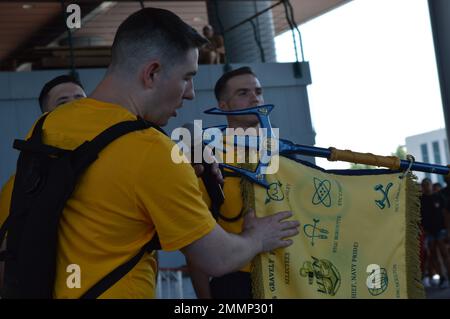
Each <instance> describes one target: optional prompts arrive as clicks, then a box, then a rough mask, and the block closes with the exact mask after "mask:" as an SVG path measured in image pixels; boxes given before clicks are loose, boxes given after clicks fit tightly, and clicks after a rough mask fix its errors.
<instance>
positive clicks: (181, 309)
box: [174, 303, 208, 317]
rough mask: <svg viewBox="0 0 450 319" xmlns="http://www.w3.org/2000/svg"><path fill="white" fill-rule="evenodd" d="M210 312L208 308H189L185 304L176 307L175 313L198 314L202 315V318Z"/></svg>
mask: <svg viewBox="0 0 450 319" xmlns="http://www.w3.org/2000/svg"><path fill="white" fill-rule="evenodd" d="M207 312H208V306H189V305H185V304H184V303H181V306H175V310H174V313H177V314H181V313H196V314H197V313H198V314H201V315H202V317H204V316H206V313H207Z"/></svg>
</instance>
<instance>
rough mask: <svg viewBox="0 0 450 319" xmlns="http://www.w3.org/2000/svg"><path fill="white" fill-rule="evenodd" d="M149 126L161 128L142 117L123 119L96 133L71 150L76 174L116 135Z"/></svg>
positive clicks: (116, 136) (115, 137)
mask: <svg viewBox="0 0 450 319" xmlns="http://www.w3.org/2000/svg"><path fill="white" fill-rule="evenodd" d="M150 127H154V128H156V129H158V130H161V129H160V128H159V127H157V126H155V125H153V124H151V123H150V122H147V121H145V120H143V119H137V120H135V121H124V122H120V123H117V124H115V125H113V126H111V127H109V128H107V129H106V130H104V131H103V132H102V133H100V134H99V135H97V136H96V137H95V138H94V139H93V140H92V141H90V142H84V143H83V144H81V145H80V146H79V147H77V148H76V149H75V150H74V152H73V159H72V160H73V165H74V170H75V172H76V174H77V175H79V174H80V173H81V172H83V171H84V170H85V169H86V168H87V167H88V166H89V165H90V164H91V163H92V162H93V161H95V160H96V159H97V157H98V153H100V151H101V150H102V149H104V148H105V147H106V146H107V145H108V144H109V143H111V142H112V141H114V140H115V139H117V138H118V137H120V136H122V135H125V134H127V133H130V132H133V131H137V130H142V129H146V128H150Z"/></svg>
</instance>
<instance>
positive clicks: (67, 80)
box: [39, 75, 84, 113]
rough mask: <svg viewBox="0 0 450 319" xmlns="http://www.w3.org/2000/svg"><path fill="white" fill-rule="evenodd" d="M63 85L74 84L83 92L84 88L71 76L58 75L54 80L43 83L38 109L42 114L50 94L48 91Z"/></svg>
mask: <svg viewBox="0 0 450 319" xmlns="http://www.w3.org/2000/svg"><path fill="white" fill-rule="evenodd" d="M63 83H74V84H76V85H78V86H79V87H81V88H82V89H83V90H84V87H83V86H82V85H81V83H80V81H78V80H77V79H76V78H75V77H73V76H72V75H60V76H57V77H56V78H53V79H52V80H50V81H48V82H47V83H45V85H44V87H43V88H42V90H41V93H40V94H39V107H40V108H41V111H42V113H44V105H45V102H46V99H47V95H48V92H50V90H51V89H53V88H54V87H55V86H57V85H60V84H63Z"/></svg>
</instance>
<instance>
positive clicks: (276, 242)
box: [181, 212, 299, 277]
mask: <svg viewBox="0 0 450 319" xmlns="http://www.w3.org/2000/svg"><path fill="white" fill-rule="evenodd" d="M291 216H292V213H291V212H280V213H277V214H275V215H272V216H267V217H262V218H257V217H255V213H254V212H249V213H248V214H247V215H246V217H245V223H244V230H243V232H242V233H241V234H240V235H235V234H231V233H227V232H225V231H224V230H223V229H222V228H221V227H220V226H219V225H216V227H215V228H214V229H213V230H212V231H211V232H210V233H209V234H207V235H205V236H203V237H202V238H200V239H198V240H196V241H195V242H193V243H191V244H190V245H188V246H186V247H184V248H183V249H181V251H182V252H183V253H184V254H185V255H186V257H187V259H188V260H190V262H191V264H192V265H193V266H194V267H196V268H198V269H200V270H201V271H203V272H204V273H206V274H207V275H209V276H213V277H220V276H222V275H224V274H227V273H229V272H232V271H236V270H238V269H240V268H242V267H243V266H245V265H246V264H247V263H248V262H250V260H252V259H253V257H255V256H256V255H257V254H259V253H261V252H268V251H271V250H274V249H277V248H280V247H287V246H289V245H291V244H292V240H290V239H284V238H287V237H291V236H294V235H297V234H298V229H297V228H298V226H299V223H298V222H297V221H286V220H284V219H286V218H289V217H291Z"/></svg>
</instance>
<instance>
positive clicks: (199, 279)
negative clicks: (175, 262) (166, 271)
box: [187, 260, 211, 299]
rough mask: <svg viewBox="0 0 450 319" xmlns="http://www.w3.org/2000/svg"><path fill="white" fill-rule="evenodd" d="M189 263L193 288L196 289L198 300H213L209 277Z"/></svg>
mask: <svg viewBox="0 0 450 319" xmlns="http://www.w3.org/2000/svg"><path fill="white" fill-rule="evenodd" d="M187 263H188V267H189V273H190V276H191V281H192V286H193V287H194V290H195V293H196V295H197V298H199V299H211V291H210V288H209V276H208V275H207V274H206V273H204V272H203V271H201V270H200V269H199V268H197V267H195V266H194V265H193V264H192V263H191V262H190V261H189V260H187Z"/></svg>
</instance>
